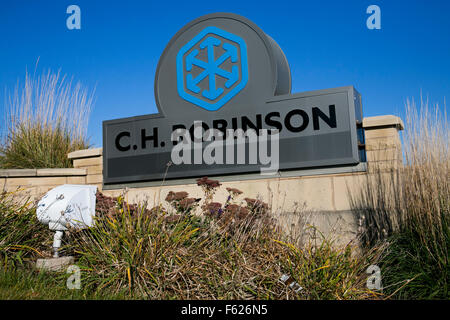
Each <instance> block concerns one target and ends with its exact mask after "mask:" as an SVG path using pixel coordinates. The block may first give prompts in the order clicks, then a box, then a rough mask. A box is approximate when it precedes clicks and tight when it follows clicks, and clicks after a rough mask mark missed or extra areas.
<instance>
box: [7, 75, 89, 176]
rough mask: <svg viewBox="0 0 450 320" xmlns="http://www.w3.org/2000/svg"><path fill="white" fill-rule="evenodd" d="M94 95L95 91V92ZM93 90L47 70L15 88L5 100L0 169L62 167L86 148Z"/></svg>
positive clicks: (69, 165)
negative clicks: (73, 152)
mask: <svg viewBox="0 0 450 320" xmlns="http://www.w3.org/2000/svg"><path fill="white" fill-rule="evenodd" d="M94 91H95V90H94ZM94 91H89V90H88V89H87V88H86V87H84V86H82V85H81V84H80V83H79V82H77V83H75V84H73V81H72V80H69V79H67V77H66V76H65V75H61V73H60V71H58V72H56V73H54V72H52V71H50V70H49V71H47V72H46V73H43V74H42V75H40V76H37V77H36V76H35V75H33V76H30V74H29V73H28V72H27V73H26V75H25V81H24V82H23V83H19V82H18V84H17V85H16V87H15V90H14V92H13V93H12V94H11V93H10V94H9V96H8V97H7V99H6V101H5V110H6V111H5V112H6V114H5V116H4V118H5V120H6V121H5V122H4V123H5V127H4V128H2V129H3V130H2V132H1V134H2V143H1V145H0V166H1V167H3V168H66V167H71V166H72V164H71V162H70V160H69V159H67V154H68V153H69V152H71V151H74V150H80V149H86V148H88V147H89V142H88V138H87V126H88V120H89V114H90V111H91V107H92V105H93V102H94Z"/></svg>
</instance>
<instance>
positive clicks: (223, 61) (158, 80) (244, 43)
mask: <svg viewBox="0 0 450 320" xmlns="http://www.w3.org/2000/svg"><path fill="white" fill-rule="evenodd" d="M290 91H291V75H290V70H289V65H288V62H287V60H286V57H285V55H284V53H283V51H282V50H281V49H280V47H279V46H278V44H277V43H276V42H275V41H274V40H273V39H272V38H270V37H269V36H268V35H266V34H265V33H264V32H263V31H262V30H261V29H260V28H258V27H257V26H256V25H255V24H254V23H253V22H251V21H249V20H248V19H246V18H244V17H241V16H239V15H236V14H231V13H214V14H209V15H206V16H203V17H200V18H198V19H196V20H194V21H192V22H190V23H188V24H187V25H186V26H184V27H183V28H182V29H181V30H180V31H178V32H177V33H176V34H175V36H174V37H173V38H172V39H171V40H170V42H169V44H168V45H167V47H166V48H165V49H164V52H163V54H162V55H161V58H160V60H159V63H158V68H157V70H156V76H155V100H156V104H157V106H158V110H159V112H160V113H161V114H163V115H164V116H165V117H170V118H172V119H182V118H183V117H184V116H185V115H186V114H189V117H192V116H194V117H196V116H197V115H198V116H199V118H198V119H202V117H204V116H205V114H208V113H212V112H214V114H215V115H218V114H219V115H220V114H224V115H225V114H230V113H231V114H233V113H235V114H236V113H242V112H243V111H245V110H248V111H257V108H258V105H261V103H264V102H265V101H267V99H270V98H272V97H273V96H276V95H283V94H289V93H290Z"/></svg>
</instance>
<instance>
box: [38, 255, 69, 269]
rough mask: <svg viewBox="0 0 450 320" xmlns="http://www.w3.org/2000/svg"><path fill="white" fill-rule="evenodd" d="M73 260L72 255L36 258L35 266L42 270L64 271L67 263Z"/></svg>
mask: <svg viewBox="0 0 450 320" xmlns="http://www.w3.org/2000/svg"><path fill="white" fill-rule="evenodd" d="M74 262H75V259H74V257H72V256H67V257H59V258H51V259H38V260H37V261H36V268H37V269H38V270H42V271H64V270H65V269H66V268H67V267H68V266H69V265H71V264H73V263H74Z"/></svg>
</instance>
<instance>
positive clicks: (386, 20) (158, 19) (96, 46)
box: [0, 0, 450, 146]
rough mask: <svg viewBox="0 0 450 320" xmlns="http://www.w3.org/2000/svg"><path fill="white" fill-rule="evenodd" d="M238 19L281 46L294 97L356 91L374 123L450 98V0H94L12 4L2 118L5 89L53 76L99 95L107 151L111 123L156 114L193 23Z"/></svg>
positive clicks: (1, 72)
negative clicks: (212, 16) (414, 102)
mask: <svg viewBox="0 0 450 320" xmlns="http://www.w3.org/2000/svg"><path fill="white" fill-rule="evenodd" d="M71 4H76V5H78V6H79V7H80V8H81V30H68V29H67V27H66V19H67V17H68V14H66V8H67V7H68V6H69V5H71ZM371 4H376V5H378V6H379V7H380V8H381V30H368V29H367V27H366V19H367V17H368V16H369V15H368V14H366V8H367V7H368V6H369V5H371ZM213 12H233V13H237V14H240V15H243V16H245V17H247V18H249V19H250V20H252V21H253V22H255V23H256V24H257V25H259V27H261V29H263V30H264V31H265V32H266V33H267V34H269V35H270V36H271V37H272V38H274V39H275V41H277V42H278V44H279V45H280V47H281V48H282V49H283V51H284V53H285V54H286V57H287V59H288V61H289V64H290V67H291V72H292V92H293V93H295V92H302V91H308V90H317V89H325V88H333V87H339V86H345V85H354V86H355V87H356V89H357V90H358V91H359V92H360V93H361V95H362V98H363V110H364V115H365V116H374V115H383V114H400V113H401V111H402V109H403V105H404V102H405V100H406V98H407V97H415V98H416V99H417V98H418V97H419V95H420V91H421V90H422V92H423V94H424V95H429V97H430V99H431V101H433V102H438V103H439V104H440V105H443V101H444V98H446V99H447V100H448V98H449V97H450V1H446V0H441V1H396V0H390V1H381V0H371V1H365V0H355V1H349V0H348V1H344V0H341V1H335V0H333V1H331V0H330V1H302V0H296V1H283V0H277V1H264V0H260V1H243V0H239V1H234V0H228V1H202V0H196V1H187V0H184V1H175V0H171V1H151V0H150V1H136V0H127V1H120V0H118V1H94V0H89V1H85V0H70V1H65V0H54V1H49V0H48V1H45V0H44V1H31V0H29V1H24V0H2V1H1V3H0V114H1V115H2V114H3V113H4V95H5V88H7V89H8V90H12V89H13V88H14V85H15V84H16V82H17V80H19V79H23V77H24V74H25V70H26V69H27V68H28V70H34V66H35V63H36V60H37V59H38V57H39V58H40V60H39V66H38V72H40V71H43V70H47V69H48V68H50V69H53V70H58V69H60V68H61V70H62V72H63V73H66V74H68V75H69V76H73V77H74V79H75V80H77V81H80V82H82V83H83V84H84V85H86V86H88V87H90V88H93V87H94V86H96V88H97V91H96V98H97V99H96V104H95V106H94V109H93V111H92V114H91V119H90V124H89V134H90V136H91V142H92V143H93V144H94V145H95V146H101V144H102V137H101V134H102V133H101V123H102V121H103V120H109V119H114V118H122V117H129V116H136V115H143V114H149V113H154V112H156V106H155V103H154V97H153V80H154V76H155V70H156V66H157V63H158V59H159V56H160V55H161V53H162V51H163V50H164V48H165V46H166V44H167V43H168V42H169V40H170V39H171V37H172V36H173V35H174V34H175V33H176V32H177V31H178V30H179V29H180V28H181V27H183V26H184V25H185V24H186V23H188V22H189V21H191V20H193V19H195V18H197V17H199V16H202V15H204V14H207V13H213Z"/></svg>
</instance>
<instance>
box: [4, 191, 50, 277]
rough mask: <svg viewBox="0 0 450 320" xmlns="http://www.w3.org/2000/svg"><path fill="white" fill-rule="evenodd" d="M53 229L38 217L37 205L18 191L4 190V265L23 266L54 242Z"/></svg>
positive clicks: (10, 266)
mask: <svg viewBox="0 0 450 320" xmlns="http://www.w3.org/2000/svg"><path fill="white" fill-rule="evenodd" d="M51 241H52V240H51V232H50V231H49V229H48V227H47V226H44V225H42V224H41V223H39V222H38V220H37V218H36V208H35V206H34V205H33V203H31V202H30V201H29V200H28V199H27V198H23V197H20V196H19V195H18V192H6V191H4V192H1V193H0V268H3V270H8V269H11V268H13V269H14V268H18V267H19V268H23V267H27V266H28V264H29V263H30V262H32V261H34V259H35V258H36V257H43V256H45V253H44V251H45V250H46V249H48V248H49V246H51Z"/></svg>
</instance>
